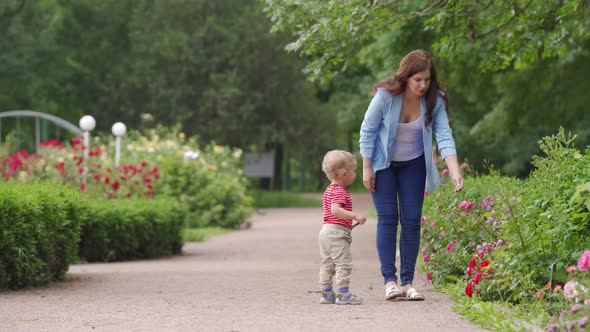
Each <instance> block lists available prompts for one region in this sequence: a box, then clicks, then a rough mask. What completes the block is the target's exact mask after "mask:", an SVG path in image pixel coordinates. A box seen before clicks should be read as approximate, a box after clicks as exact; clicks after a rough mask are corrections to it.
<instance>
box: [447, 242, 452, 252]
mask: <svg viewBox="0 0 590 332" xmlns="http://www.w3.org/2000/svg"><path fill="white" fill-rule="evenodd" d="M451 250H453V242H449V244H447V251H451Z"/></svg>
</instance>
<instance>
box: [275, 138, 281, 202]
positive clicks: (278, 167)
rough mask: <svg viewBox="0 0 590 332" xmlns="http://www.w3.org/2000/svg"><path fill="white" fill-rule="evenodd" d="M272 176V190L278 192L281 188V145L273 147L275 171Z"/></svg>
mask: <svg viewBox="0 0 590 332" xmlns="http://www.w3.org/2000/svg"><path fill="white" fill-rule="evenodd" d="M274 173H275V174H274V176H273V189H274V190H276V191H280V190H281V189H282V188H283V144H281V143H277V144H276V145H275V169H274Z"/></svg>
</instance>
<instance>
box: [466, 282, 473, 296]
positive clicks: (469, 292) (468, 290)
mask: <svg viewBox="0 0 590 332" xmlns="http://www.w3.org/2000/svg"><path fill="white" fill-rule="evenodd" d="M465 295H467V296H469V297H471V296H473V284H472V283H471V281H470V282H469V283H468V284H467V287H465Z"/></svg>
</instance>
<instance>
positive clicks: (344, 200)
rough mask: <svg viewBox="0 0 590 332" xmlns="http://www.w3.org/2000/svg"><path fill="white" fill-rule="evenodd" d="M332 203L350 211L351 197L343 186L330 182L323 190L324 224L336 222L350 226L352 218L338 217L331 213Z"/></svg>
mask: <svg viewBox="0 0 590 332" xmlns="http://www.w3.org/2000/svg"><path fill="white" fill-rule="evenodd" d="M332 204H340V206H342V208H344V209H345V210H347V211H352V198H351V197H350V193H349V192H348V190H346V188H344V187H343V186H341V185H339V184H337V183H332V184H330V185H329V186H328V188H326V191H324V196H323V197H322V205H323V209H324V224H338V225H342V226H345V227H348V228H352V220H346V219H340V218H338V217H336V216H335V215H333V214H332Z"/></svg>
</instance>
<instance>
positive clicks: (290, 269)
mask: <svg viewBox="0 0 590 332" xmlns="http://www.w3.org/2000/svg"><path fill="white" fill-rule="evenodd" d="M353 202H354V204H355V209H357V210H359V211H368V210H369V209H370V208H371V202H370V198H369V196H368V195H366V194H353ZM375 223H376V220H374V219H369V220H368V221H367V224H365V225H363V226H360V227H357V228H355V229H354V231H353V244H352V252H353V264H354V269H353V274H352V282H351V290H352V291H353V292H354V293H356V294H358V295H360V296H361V297H363V298H364V300H365V303H364V304H363V305H360V306H336V305H320V304H319V303H318V300H319V294H318V293H317V289H318V285H317V278H318V267H319V261H320V260H319V253H318V244H317V237H318V231H319V229H320V227H321V209H320V208H283V209H264V210H261V211H258V213H256V214H255V215H254V216H253V217H252V228H250V229H247V230H241V231H236V232H233V233H230V234H227V235H222V236H219V237H216V238H213V239H211V240H209V241H206V242H203V243H187V244H185V246H184V248H183V255H182V256H177V257H171V258H163V259H156V260H146V261H136V262H122V263H108V264H80V265H72V266H70V270H69V272H68V273H67V276H66V281H65V282H59V283H53V284H51V285H49V286H47V287H43V288H36V289H28V290H20V291H14V292H4V293H0V331H329V330H338V331H484V330H483V329H481V328H480V327H477V326H474V325H472V324H471V323H470V322H468V321H467V320H466V319H465V318H463V317H461V316H460V315H458V314H456V313H454V312H453V311H452V310H451V306H452V305H453V304H452V303H451V302H450V301H449V300H448V298H447V297H446V296H444V295H442V294H438V293H436V292H434V291H433V290H432V288H431V287H429V286H428V285H425V283H424V282H423V280H424V278H423V276H422V275H416V278H415V280H417V282H416V283H415V284H416V285H417V286H419V287H420V289H422V290H423V293H424V295H425V296H426V301H424V302H386V301H384V299H383V298H384V294H383V286H382V279H381V275H380V273H379V263H378V259H377V253H376V249H375V245H374V238H375Z"/></svg>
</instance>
